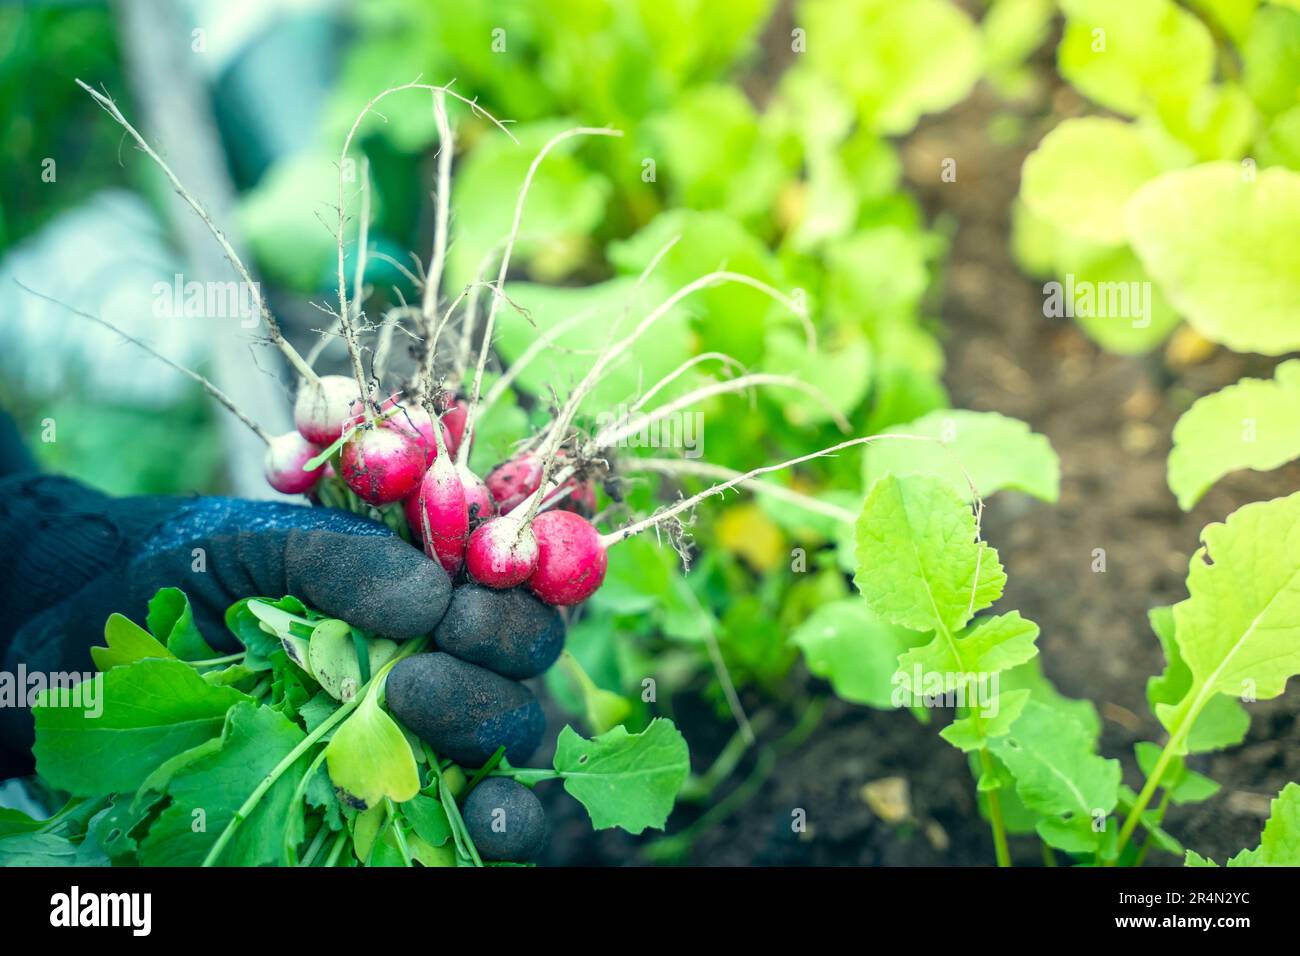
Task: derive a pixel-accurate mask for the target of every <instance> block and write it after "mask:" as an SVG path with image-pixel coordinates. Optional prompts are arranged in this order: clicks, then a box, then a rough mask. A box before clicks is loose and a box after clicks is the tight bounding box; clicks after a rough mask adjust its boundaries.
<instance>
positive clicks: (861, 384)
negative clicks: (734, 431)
mask: <svg viewBox="0 0 1300 956" xmlns="http://www.w3.org/2000/svg"><path fill="white" fill-rule="evenodd" d="M765 346H766V350H765V354H764V358H763V365H764V367H765V368H766V369H767V370H768V371H769V372H773V373H775V374H778V375H790V376H793V377H794V378H797V379H800V380H802V381H804V382H806V383H807V384H808V385H810V386H812V387H813V388H815V389H817V390H818V391H819V392H821V395H819V396H817V397H816V398H814V397H813V396H811V395H807V394H805V393H803V392H797V391H795V390H794V389H792V388H784V387H780V386H777V387H774V388H770V389H765V390H764V391H765V394H770V395H771V396H773V401H774V402H775V403H776V404H777V405H778V407H780V408H781V410H782V412H783V413H784V415H785V418H786V420H787V421H789V422H790V423H791V424H794V425H801V426H807V425H812V424H819V423H821V422H826V421H829V420H831V418H832V417H833V412H839V413H840V414H841V415H848V414H850V413H851V412H852V411H853V410H854V409H855V408H857V407H858V405H860V404H861V402H862V399H863V398H865V397H866V394H867V390H868V389H869V388H870V387H871V344H870V343H869V342H868V341H867V339H866V337H865V336H864V335H862V334H861V333H860V332H858V331H857V330H855V329H851V328H844V329H842V330H839V331H838V332H837V333H836V334H834V335H832V336H831V338H830V339H829V340H828V341H823V342H819V343H818V344H817V346H816V347H815V348H811V349H810V348H809V347H808V343H807V342H806V341H805V339H804V336H803V333H802V332H796V331H795V330H794V329H782V328H774V329H769V330H768V334H767V337H766V342H765ZM830 383H834V385H833V387H832V386H831V384H830Z"/></svg>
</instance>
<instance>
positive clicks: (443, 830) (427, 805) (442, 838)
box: [402, 793, 451, 847]
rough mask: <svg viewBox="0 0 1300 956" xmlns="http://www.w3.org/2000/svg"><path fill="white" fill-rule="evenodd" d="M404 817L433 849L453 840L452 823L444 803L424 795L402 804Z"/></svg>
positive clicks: (418, 795)
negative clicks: (443, 805)
mask: <svg viewBox="0 0 1300 956" xmlns="http://www.w3.org/2000/svg"><path fill="white" fill-rule="evenodd" d="M402 816H404V817H405V818H406V819H407V821H409V822H410V824H411V827H412V828H413V829H414V830H415V833H416V835H417V836H419V838H420V839H421V840H423V841H424V842H425V843H427V844H429V846H431V847H439V846H442V845H443V844H444V843H446V842H447V841H448V840H450V839H451V823H450V821H448V819H447V811H446V810H444V809H443V807H442V802H441V801H439V800H437V799H435V798H433V797H429V796H425V795H424V794H422V793H418V794H416V795H415V796H414V797H412V798H411V799H410V800H407V801H406V802H405V803H403V804H402Z"/></svg>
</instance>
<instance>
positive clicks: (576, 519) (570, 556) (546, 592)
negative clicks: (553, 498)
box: [528, 511, 609, 606]
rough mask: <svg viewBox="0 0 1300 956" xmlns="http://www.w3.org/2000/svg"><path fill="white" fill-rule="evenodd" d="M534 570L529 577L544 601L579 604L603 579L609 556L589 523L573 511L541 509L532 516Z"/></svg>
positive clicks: (534, 589) (532, 587)
mask: <svg viewBox="0 0 1300 956" xmlns="http://www.w3.org/2000/svg"><path fill="white" fill-rule="evenodd" d="M533 534H534V535H535V536H536V538H537V570H535V571H534V572H533V574H532V576H531V577H530V578H529V579H528V586H529V587H530V588H531V589H532V591H533V593H534V594H536V595H537V596H538V597H539V598H541V599H542V600H543V601H545V602H546V603H547V604H558V605H561V606H564V605H569V604H580V603H582V602H583V601H585V600H587V598H589V597H591V595H593V594H594V593H596V589H597V588H599V587H600V585H601V584H602V583H603V582H604V580H605V569H606V566H607V565H608V563H609V559H608V557H607V556H606V554H605V545H604V542H602V540H601V536H600V532H598V531H597V530H596V529H595V527H594V526H592V524H591V522H589V521H587V519H586V518H583V517H582V516H581V515H577V514H574V513H573V512H572V511H543V512H542V513H541V514H539V515H537V517H536V518H534V519H533Z"/></svg>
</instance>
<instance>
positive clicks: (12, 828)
mask: <svg viewBox="0 0 1300 956" xmlns="http://www.w3.org/2000/svg"><path fill="white" fill-rule="evenodd" d="M43 826H45V821H44V820H36V819H33V818H32V817H29V816H28V815H27V814H25V813H23V812H22V811H21V810H14V809H11V808H9V807H0V839H3V838H4V837H7V836H12V835H13V834H15V833H27V832H29V831H31V830H39V829H40V828H41V827H43Z"/></svg>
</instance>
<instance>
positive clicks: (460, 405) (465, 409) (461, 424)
mask: <svg viewBox="0 0 1300 956" xmlns="http://www.w3.org/2000/svg"><path fill="white" fill-rule="evenodd" d="M468 417H469V405H468V404H467V403H466V402H465V400H464V399H463V398H458V399H456V401H454V402H452V405H451V407H450V408H448V409H447V410H446V411H445V412H443V413H442V424H443V426H444V427H445V428H446V429H447V435H448V438H447V450H448V451H450V452H451V453H452V454H453V455H454V454H456V453H457V451H458V450H459V449H460V441H461V439H462V438H464V437H465V422H466V420H467V419H468Z"/></svg>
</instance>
